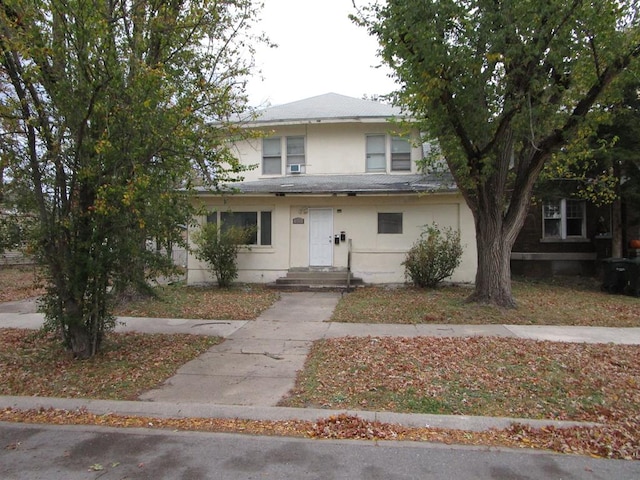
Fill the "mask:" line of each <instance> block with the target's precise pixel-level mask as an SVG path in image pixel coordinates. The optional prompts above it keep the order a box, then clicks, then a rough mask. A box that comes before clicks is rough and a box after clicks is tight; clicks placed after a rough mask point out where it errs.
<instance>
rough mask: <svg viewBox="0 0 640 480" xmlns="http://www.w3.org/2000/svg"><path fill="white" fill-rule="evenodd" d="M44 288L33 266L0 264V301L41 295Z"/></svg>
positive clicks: (11, 300)
mask: <svg viewBox="0 0 640 480" xmlns="http://www.w3.org/2000/svg"><path fill="white" fill-rule="evenodd" d="M43 293H44V289H43V288H42V285H41V279H40V276H39V273H38V268H37V267H35V266H26V265H25V266H19V267H14V266H6V265H3V266H0V303H2V302H13V301H18V300H24V299H27V298H31V297H37V296H38V295H42V294H43Z"/></svg>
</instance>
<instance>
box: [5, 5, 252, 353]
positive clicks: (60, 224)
mask: <svg viewBox="0 0 640 480" xmlns="http://www.w3.org/2000/svg"><path fill="white" fill-rule="evenodd" d="M255 14H256V11H255V8H254V7H253V5H252V2H251V1H250V0H228V1H212V0H195V1H184V0H172V1H169V2H167V1H164V0H136V1H130V0H113V1H95V0H89V1H79V0H11V1H7V2H3V4H2V7H1V8H0V89H1V92H2V93H1V95H0V118H1V119H2V127H3V140H2V148H3V151H8V152H10V154H11V160H10V163H9V165H8V167H7V170H6V172H5V175H6V176H7V178H10V180H11V183H12V184H13V187H14V189H15V191H16V192H17V198H18V199H19V204H20V207H21V209H22V210H23V211H28V212H31V213H33V214H35V215H36V216H37V218H38V239H39V243H38V254H39V257H40V259H41V260H42V262H43V264H44V265H45V266H46V267H47V272H48V274H49V289H48V293H47V295H46V298H45V301H44V303H43V305H44V311H45V313H46V316H47V319H48V322H49V323H50V325H51V326H52V327H53V328H55V329H57V330H60V331H61V333H62V335H63V338H64V339H65V342H66V344H67V345H68V346H69V347H70V348H71V349H72V350H73V352H74V353H75V355H76V356H78V357H88V356H91V355H93V354H95V352H96V351H97V349H98V348H99V346H100V342H101V340H102V338H103V335H104V333H105V332H106V331H107V330H108V329H109V327H110V326H111V325H112V324H113V322H112V318H111V315H110V297H109V293H108V292H109V291H110V290H111V287H114V288H115V289H116V290H118V289H120V288H124V287H125V286H126V285H130V284H132V283H134V282H138V283H140V282H142V281H144V274H145V273H147V274H149V275H155V274H156V273H157V272H161V271H166V270H167V269H168V268H170V267H171V264H170V263H171V262H170V259H169V258H168V257H167V256H166V255H161V254H159V253H157V252H156V251H155V249H150V248H148V243H149V242H150V241H151V240H153V241H154V242H158V243H159V244H161V245H162V246H165V247H167V248H168V250H170V248H171V245H173V244H174V243H179V242H181V241H182V237H181V227H183V226H184V225H186V224H187V222H189V219H190V216H191V214H192V207H191V206H190V202H189V194H190V192H192V191H193V187H194V184H195V182H196V180H197V179H198V178H200V179H202V180H199V181H201V182H202V181H204V182H208V183H209V184H211V185H213V186H215V185H217V184H218V183H219V182H223V181H228V180H232V179H233V178H235V176H236V175H237V174H239V173H240V172H241V171H242V170H243V168H242V167H241V166H240V165H238V163H237V161H236V160H235V159H234V157H233V156H232V155H231V154H230V152H229V150H228V148H227V139H228V138H229V137H233V136H236V137H237V136H239V135H241V133H240V132H241V130H240V129H239V128H238V127H237V126H236V124H235V123H234V122H231V121H230V118H232V117H234V118H238V117H240V116H242V115H246V114H247V109H246V98H245V96H244V94H243V93H242V87H243V82H244V81H245V80H246V78H247V75H248V74H249V72H250V68H251V66H252V65H251V62H250V59H251V56H252V49H251V47H250V44H248V43H247V38H248V37H247V31H248V30H247V29H248V27H249V25H250V24H251V22H252V20H253V19H254V18H255Z"/></svg>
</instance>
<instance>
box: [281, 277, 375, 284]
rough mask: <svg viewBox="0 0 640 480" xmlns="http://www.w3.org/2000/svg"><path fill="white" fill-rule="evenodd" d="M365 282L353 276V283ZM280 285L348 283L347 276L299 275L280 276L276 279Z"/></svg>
mask: <svg viewBox="0 0 640 480" xmlns="http://www.w3.org/2000/svg"><path fill="white" fill-rule="evenodd" d="M363 283H364V282H363V281H362V279H361V278H356V277H354V278H352V279H351V284H352V285H355V284H359V285H362V284H363ZM276 284H278V285H336V286H344V285H346V284H347V278H346V277H344V278H319V277H297V278H288V277H283V278H278V279H277V280H276Z"/></svg>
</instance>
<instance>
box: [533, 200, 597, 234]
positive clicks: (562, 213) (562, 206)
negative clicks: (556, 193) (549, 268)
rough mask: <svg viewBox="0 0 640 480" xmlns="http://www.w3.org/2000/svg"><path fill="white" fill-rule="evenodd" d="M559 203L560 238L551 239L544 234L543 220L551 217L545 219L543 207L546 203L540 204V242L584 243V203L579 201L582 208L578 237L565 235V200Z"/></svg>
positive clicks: (585, 217) (585, 224)
mask: <svg viewBox="0 0 640 480" xmlns="http://www.w3.org/2000/svg"><path fill="white" fill-rule="evenodd" d="M559 201H560V218H559V220H560V236H559V237H551V236H547V235H546V232H545V220H547V218H551V217H545V212H544V207H545V204H546V203H548V202H543V203H542V239H541V241H542V242H560V241H563V242H564V241H568V242H571V241H578V242H580V241H585V240H587V210H586V202H585V201H583V200H579V202H580V206H581V208H582V233H581V234H580V235H567V199H566V198H562V199H560V200H559Z"/></svg>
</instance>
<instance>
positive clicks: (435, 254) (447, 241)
mask: <svg viewBox="0 0 640 480" xmlns="http://www.w3.org/2000/svg"><path fill="white" fill-rule="evenodd" d="M461 257H462V245H461V244H460V233H459V232H457V231H454V230H453V229H452V228H451V227H449V228H446V229H444V230H440V229H439V228H438V226H437V225H436V224H435V223H433V224H432V225H430V226H427V228H426V230H425V231H424V232H422V234H421V235H420V238H419V239H418V241H417V242H416V243H414V244H413V246H412V247H411V249H410V250H409V251H408V252H407V258H406V260H405V261H404V262H402V265H404V267H405V276H406V277H407V278H408V279H411V282H413V284H414V285H416V286H418V287H422V288H424V287H428V288H433V287H435V286H436V285H438V283H440V282H441V281H442V280H444V279H445V278H447V277H450V276H451V275H452V274H453V271H454V270H455V269H456V268H458V266H459V265H460V258H461Z"/></svg>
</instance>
